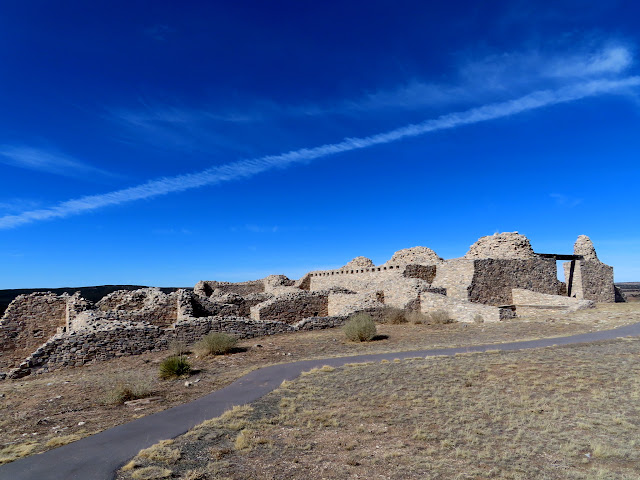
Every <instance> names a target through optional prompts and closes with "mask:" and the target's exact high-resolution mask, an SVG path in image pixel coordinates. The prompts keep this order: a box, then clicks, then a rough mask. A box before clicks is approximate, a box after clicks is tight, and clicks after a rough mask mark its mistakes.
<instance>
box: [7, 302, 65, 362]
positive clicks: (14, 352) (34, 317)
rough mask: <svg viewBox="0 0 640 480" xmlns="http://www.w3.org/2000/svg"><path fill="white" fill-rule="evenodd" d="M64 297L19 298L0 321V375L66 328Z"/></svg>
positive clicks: (11, 304)
mask: <svg viewBox="0 0 640 480" xmlns="http://www.w3.org/2000/svg"><path fill="white" fill-rule="evenodd" d="M68 298H69V297H68V296H67V295H54V294H53V293H49V292H45V293H43V292H37V293H32V294H30V295H19V296H18V297H16V298H15V299H14V300H13V302H11V303H10V304H9V307H7V310H6V311H5V313H4V315H3V316H2V320H0V371H2V370H6V369H7V368H9V367H13V366H15V365H16V364H17V363H19V362H20V361H21V360H22V359H24V358H25V357H26V356H27V355H29V354H30V353H31V352H33V351H34V350H36V349H37V348H38V347H39V346H40V345H42V344H43V343H44V342H45V341H47V340H48V339H49V338H50V337H51V336H53V335H55V334H56V333H57V331H58V328H65V327H66V325H67V300H68Z"/></svg>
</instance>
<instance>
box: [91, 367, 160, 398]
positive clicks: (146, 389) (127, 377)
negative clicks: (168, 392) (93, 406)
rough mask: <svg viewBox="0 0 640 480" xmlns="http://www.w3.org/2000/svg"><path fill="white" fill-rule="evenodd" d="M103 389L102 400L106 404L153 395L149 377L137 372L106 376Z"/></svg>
mask: <svg viewBox="0 0 640 480" xmlns="http://www.w3.org/2000/svg"><path fill="white" fill-rule="evenodd" d="M103 389H104V394H103V402H104V403H105V404H106V405H121V404H123V403H124V402H127V401H129V400H136V399H139V398H145V397H149V396H151V395H153V387H152V386H151V381H150V379H149V378H148V377H145V376H142V375H140V374H137V373H126V374H119V375H115V376H112V377H108V378H107V379H106V380H105V383H104V386H103Z"/></svg>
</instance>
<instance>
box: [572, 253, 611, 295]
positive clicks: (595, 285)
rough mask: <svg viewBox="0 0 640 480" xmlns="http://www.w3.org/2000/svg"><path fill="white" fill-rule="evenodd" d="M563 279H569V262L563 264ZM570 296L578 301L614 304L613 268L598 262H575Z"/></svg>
mask: <svg viewBox="0 0 640 480" xmlns="http://www.w3.org/2000/svg"><path fill="white" fill-rule="evenodd" d="M563 267H564V274H565V278H569V275H570V270H571V262H565V263H564V264H563ZM571 296H572V297H576V298H577V299H578V300H593V301H594V302H600V303H614V302H615V301H616V291H615V286H614V284H613V267H610V266H609V265H605V264H604V263H602V262H600V261H588V260H586V261H585V260H577V261H576V262H575V268H574V270H573V281H572V284H571Z"/></svg>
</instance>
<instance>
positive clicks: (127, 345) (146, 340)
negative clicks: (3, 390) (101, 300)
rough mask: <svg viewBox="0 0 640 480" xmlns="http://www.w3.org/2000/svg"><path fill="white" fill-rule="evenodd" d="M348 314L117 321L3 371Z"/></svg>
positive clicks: (327, 321)
mask: <svg viewBox="0 0 640 480" xmlns="http://www.w3.org/2000/svg"><path fill="white" fill-rule="evenodd" d="M345 319H346V317H312V318H306V319H304V320H302V321H300V322H298V323H296V324H294V325H289V324H286V323H281V322H265V321H256V320H250V319H247V318H241V317H202V318H189V319H184V320H181V321H179V322H177V323H176V325H175V328H168V329H163V328H160V327H158V326H156V325H150V324H146V323H138V324H126V325H125V324H118V323H117V322H114V323H112V324H110V326H109V327H108V328H105V329H100V330H95V331H84V330H83V331H78V332H73V333H70V334H69V333H59V334H56V335H54V336H53V337H51V338H50V339H49V340H48V341H47V342H46V343H44V344H43V345H41V346H39V347H38V348H37V349H36V350H35V351H34V352H33V353H31V355H29V356H28V357H27V358H26V359H25V360H23V361H22V362H21V363H20V365H19V366H18V367H16V368H14V369H13V370H11V371H9V372H8V373H6V374H5V373H0V380H2V379H3V378H4V377H5V376H7V377H8V378H21V377H24V376H26V375H31V374H40V373H46V372H51V371H54V370H58V369H61V368H68V367H79V366H82V365H84V364H86V363H90V362H96V361H104V360H109V359H112V358H116V357H122V356H128V355H139V354H141V353H145V352H152V351H163V350H166V349H167V348H168V347H169V345H171V343H172V342H173V341H174V340H180V341H183V342H186V343H188V344H191V343H194V342H196V341H198V340H200V339H201V338H202V337H203V336H204V335H206V334H207V333H209V332H224V333H228V334H231V335H234V336H236V337H237V338H253V337H260V336H266V335H274V334H279V333H287V332H295V331H305V330H318V329H324V328H330V327H336V326H339V325H342V324H344V322H345Z"/></svg>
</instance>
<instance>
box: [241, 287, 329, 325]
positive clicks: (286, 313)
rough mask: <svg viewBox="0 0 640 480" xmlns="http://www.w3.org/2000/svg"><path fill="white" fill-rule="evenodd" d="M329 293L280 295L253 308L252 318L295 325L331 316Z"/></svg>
mask: <svg viewBox="0 0 640 480" xmlns="http://www.w3.org/2000/svg"><path fill="white" fill-rule="evenodd" d="M328 296H329V295H328V292H305V291H303V290H300V291H299V292H296V293H287V294H283V295H278V296H276V297H274V298H272V299H270V300H267V301H266V302H262V303H259V304H257V305H255V306H253V307H251V313H250V314H251V318H252V319H254V320H260V321H273V322H283V323H287V324H294V323H296V322H299V321H300V320H302V319H304V318H307V317H326V316H328V315H329V307H328V305H329V302H328Z"/></svg>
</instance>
